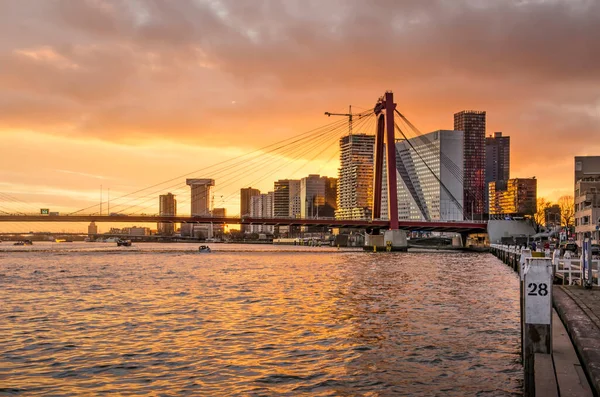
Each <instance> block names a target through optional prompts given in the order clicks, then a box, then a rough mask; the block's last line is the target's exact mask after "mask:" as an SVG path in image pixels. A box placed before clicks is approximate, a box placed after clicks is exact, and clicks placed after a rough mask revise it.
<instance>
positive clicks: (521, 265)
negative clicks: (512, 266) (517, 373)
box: [517, 248, 532, 358]
mask: <svg viewBox="0 0 600 397" xmlns="http://www.w3.org/2000/svg"><path fill="white" fill-rule="evenodd" d="M531 256H532V254H531V249H530V248H522V249H521V257H520V258H519V268H518V269H517V272H518V273H519V278H520V279H521V282H520V283H519V285H520V288H519V290H520V291H519V295H520V302H521V304H520V305H519V306H520V308H521V358H524V357H525V338H524V337H523V336H524V335H525V317H524V313H525V298H524V297H523V269H524V268H525V263H526V262H527V258H531Z"/></svg>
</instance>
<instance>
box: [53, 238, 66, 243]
mask: <svg viewBox="0 0 600 397" xmlns="http://www.w3.org/2000/svg"><path fill="white" fill-rule="evenodd" d="M54 242H55V243H66V242H67V240H66V239H64V238H56V239H54Z"/></svg>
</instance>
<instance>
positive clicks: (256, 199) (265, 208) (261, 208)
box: [250, 192, 275, 234]
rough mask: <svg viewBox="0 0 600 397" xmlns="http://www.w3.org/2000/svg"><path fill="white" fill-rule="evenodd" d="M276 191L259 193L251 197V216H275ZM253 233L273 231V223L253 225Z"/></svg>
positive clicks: (251, 229)
mask: <svg viewBox="0 0 600 397" xmlns="http://www.w3.org/2000/svg"><path fill="white" fill-rule="evenodd" d="M274 196H275V194H274V192H269V193H266V194H259V195H257V196H253V197H252V198H251V200H250V201H251V205H250V216H251V217H253V218H273V201H274ZM250 231H251V232H252V233H271V234H272V233H273V226H272V225H252V226H251V228H250Z"/></svg>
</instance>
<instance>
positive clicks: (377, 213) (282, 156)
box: [0, 92, 486, 233]
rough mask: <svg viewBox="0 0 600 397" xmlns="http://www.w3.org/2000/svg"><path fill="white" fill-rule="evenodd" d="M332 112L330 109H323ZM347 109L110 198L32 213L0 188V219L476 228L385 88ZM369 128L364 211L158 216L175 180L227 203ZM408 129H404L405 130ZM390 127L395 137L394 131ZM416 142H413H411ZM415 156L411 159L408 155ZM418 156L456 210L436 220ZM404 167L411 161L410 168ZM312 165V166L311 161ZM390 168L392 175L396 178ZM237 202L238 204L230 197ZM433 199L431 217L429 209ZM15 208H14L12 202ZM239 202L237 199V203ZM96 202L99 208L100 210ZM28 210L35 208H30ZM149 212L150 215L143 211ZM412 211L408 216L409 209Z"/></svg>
mask: <svg viewBox="0 0 600 397" xmlns="http://www.w3.org/2000/svg"><path fill="white" fill-rule="evenodd" d="M326 114H329V115H335V114H332V113H326ZM339 115H341V116H349V120H346V119H338V120H337V121H334V122H333V123H329V124H327V125H325V126H322V127H320V128H317V129H314V130H311V131H308V132H306V133H303V134H300V135H297V136H294V137H292V138H287V139H284V140H282V141H279V142H276V143H274V144H272V145H268V146H265V147H263V148H261V149H258V150H255V151H252V152H249V153H244V154H242V155H240V156H237V157H235V158H231V159H227V160H224V161H221V162H219V163H217V164H213V165H211V166H209V167H205V168H203V169H199V170H194V171H192V172H189V173H186V174H184V175H179V176H177V177H174V178H171V179H169V180H167V181H163V182H160V183H157V184H154V185H151V186H148V187H145V188H142V189H137V190H135V191H133V192H131V193H127V194H123V195H120V196H117V197H113V198H112V200H108V199H107V200H106V201H104V199H101V200H100V202H99V203H97V204H94V205H92V206H89V207H86V208H82V209H80V210H78V211H74V212H70V213H61V215H53V214H46V215H36V214H33V212H34V211H32V206H31V205H30V204H28V203H25V202H23V201H21V200H19V199H17V198H15V197H14V196H13V195H9V194H7V193H1V192H0V222H16V223H47V222H91V221H94V222H120V223H148V222H152V223H157V222H160V223H169V222H172V223H212V224H241V225H280V226H284V225H288V226H323V227H332V228H365V229H367V230H378V229H391V230H414V231H441V232H459V233H470V232H484V231H485V230H486V223H485V222H482V221H472V220H466V221H465V220H462V219H463V217H462V197H457V196H458V195H457V194H456V192H455V191H452V189H451V188H448V187H447V186H446V185H445V184H444V182H443V181H442V180H441V179H440V178H441V175H440V173H441V172H440V169H441V167H444V168H445V169H446V170H447V171H448V172H449V173H450V174H451V176H452V177H454V178H456V180H457V181H458V182H459V183H460V185H461V186H462V178H463V175H462V164H456V162H454V161H452V160H451V159H450V158H448V156H446V155H445V154H444V153H443V152H441V151H440V149H439V147H438V146H436V145H437V144H436V143H434V142H432V141H430V140H428V139H427V138H425V137H424V136H423V134H421V133H420V131H418V130H417V129H416V127H415V126H414V125H413V124H412V123H411V122H410V121H408V119H407V118H406V117H404V115H402V114H401V113H400V112H399V111H398V110H397V109H396V104H395V103H394V102H393V94H392V93H391V92H386V93H385V95H384V96H382V97H381V98H380V99H379V100H378V101H377V104H376V105H375V107H374V108H373V109H367V110H364V111H361V112H359V113H356V114H352V113H348V114H339ZM361 132H362V133H365V132H366V133H370V134H372V133H373V132H374V133H375V145H374V146H375V150H374V167H373V179H372V182H373V186H372V189H371V190H372V195H371V197H370V202H369V206H370V209H369V212H370V213H371V214H370V217H369V218H362V219H333V218H332V217H329V218H325V219H324V218H323V217H321V218H318V216H317V217H316V216H314V213H313V214H312V215H313V216H310V217H309V216H305V217H304V218H298V217H297V216H296V217H289V216H285V215H287V214H278V213H276V212H275V213H273V214H271V216H263V217H257V216H252V217H251V216H249V215H248V214H238V215H235V216H231V217H215V216H210V215H209V214H204V215H201V216H192V215H178V216H174V215H172V216H166V215H159V214H158V211H156V207H157V205H156V202H157V198H158V195H160V194H164V193H166V192H172V193H174V194H176V195H177V197H183V200H178V205H179V206H180V207H182V206H184V205H186V204H188V203H189V202H190V200H191V198H190V195H189V190H188V186H186V185H185V184H184V183H182V180H184V178H186V177H191V178H198V177H202V178H207V177H210V178H212V179H214V180H216V181H217V184H218V186H219V189H220V190H219V193H221V194H214V195H213V196H212V197H205V198H204V199H205V200H210V201H211V207H213V208H214V207H216V206H227V205H229V206H230V207H231V206H232V205H231V202H232V201H233V202H235V200H239V189H240V187H247V186H256V185H259V184H261V183H264V181H267V180H269V178H271V179H273V178H274V176H275V175H276V174H277V175H281V174H282V173H285V174H286V175H289V178H293V177H294V176H296V175H298V174H299V173H301V172H304V173H305V174H306V171H305V170H306V169H307V168H308V166H309V165H311V166H313V165H314V164H315V163H317V164H321V165H320V168H319V172H320V171H322V170H323V169H324V168H326V167H327V166H328V165H329V166H331V164H332V163H333V162H334V161H337V159H339V151H338V144H339V142H340V138H341V137H342V136H344V135H347V134H348V133H350V134H352V133H355V134H356V133H361ZM411 132H412V133H413V134H414V136H410V133H411ZM396 133H398V134H399V135H400V136H397V135H396ZM415 139H417V141H416V142H418V143H419V145H416V144H413V143H411V142H415ZM398 140H401V141H403V142H405V143H406V145H405V152H406V153H410V154H411V156H412V159H410V161H409V160H406V159H407V157H406V153H400V152H399V151H398V148H397V145H396V142H397V141H398ZM436 151H437V153H438V156H439V163H440V164H437V165H435V166H433V165H430V164H428V159H429V158H431V156H432V154H434V153H436ZM415 159H416V160H415ZM415 161H419V162H422V163H423V164H424V165H425V167H426V168H427V172H430V173H431V175H432V176H433V177H434V178H435V180H436V181H437V182H438V183H439V186H440V187H441V189H442V190H443V191H444V194H445V196H446V198H447V201H448V202H449V203H450V204H451V205H452V206H453V208H455V210H456V209H458V210H459V211H460V212H461V217H460V219H457V217H456V216H454V217H448V218H446V219H444V217H443V215H441V214H442V213H441V212H440V210H439V207H440V206H441V204H440V203H439V200H438V202H437V203H432V202H431V200H429V199H428V198H427V191H426V189H427V186H422V185H423V184H422V183H419V180H418V179H417V178H416V177H415V171H414V164H411V162H412V163H414V162H415ZM411 167H412V168H411ZM313 169H314V167H313ZM397 174H398V175H399V178H400V180H399V181H398V180H397ZM398 183H400V184H402V186H403V189H404V190H405V192H406V198H405V200H407V201H410V203H412V207H411V208H412V210H411V211H413V215H412V217H410V218H408V219H406V218H405V219H401V218H400V216H399V212H398V208H399V201H398V195H396V194H389V195H388V194H387V192H396V191H397V190H398ZM238 205H239V204H238ZM316 205H317V214H318V204H316ZM436 206H437V214H438V215H437V216H436V215H432V214H435V213H436V212H435V210H436ZM15 207H16V208H15ZM238 208H239V206H238ZM103 209H104V211H105V212H104V211H103ZM34 210H35V209H34ZM148 213H151V214H152V215H148ZM415 214H416V215H415Z"/></svg>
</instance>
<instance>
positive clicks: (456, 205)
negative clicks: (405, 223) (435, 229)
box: [381, 130, 463, 220]
mask: <svg viewBox="0 0 600 397" xmlns="http://www.w3.org/2000/svg"><path fill="white" fill-rule="evenodd" d="M396 153H397V154H398V155H397V156H396V180H397V181H398V187H397V189H398V192H397V196H398V219H403V220H463V169H462V167H463V132H462V131H452V130H439V131H434V132H430V133H429V134H424V135H420V136H418V137H415V138H410V139H409V140H402V141H399V142H397V143H396ZM384 155H385V151H384ZM432 171H433V172H432ZM382 178H383V180H386V178H387V170H385V169H384V170H383V175H382ZM381 196H382V197H381V198H382V200H381V201H382V205H381V216H382V218H384V219H387V218H388V201H387V200H388V193H387V184H385V183H383V184H382V192H381Z"/></svg>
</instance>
